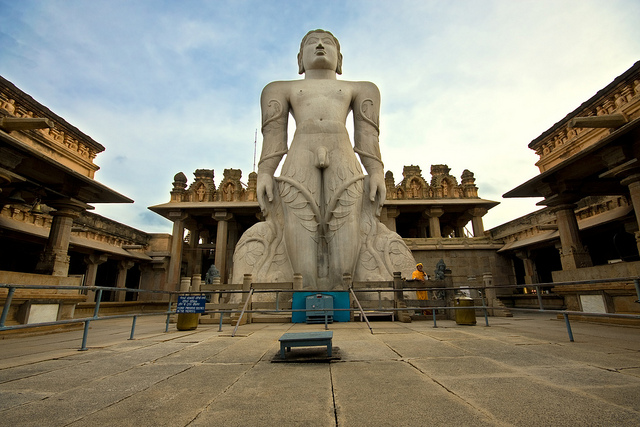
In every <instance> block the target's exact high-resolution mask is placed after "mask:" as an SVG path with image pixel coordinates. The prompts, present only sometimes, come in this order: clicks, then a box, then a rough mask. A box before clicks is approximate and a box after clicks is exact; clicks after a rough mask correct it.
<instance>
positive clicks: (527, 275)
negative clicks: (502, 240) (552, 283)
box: [515, 251, 540, 285]
mask: <svg viewBox="0 0 640 427" xmlns="http://www.w3.org/2000/svg"><path fill="white" fill-rule="evenodd" d="M515 255H516V256H517V257H518V258H520V259H521V260H522V263H523V264H524V283H525V284H526V285H530V284H532V283H538V282H539V281H540V279H539V278H538V272H537V270H536V265H535V262H534V260H533V259H532V258H531V257H530V254H529V252H527V251H516V252H515Z"/></svg>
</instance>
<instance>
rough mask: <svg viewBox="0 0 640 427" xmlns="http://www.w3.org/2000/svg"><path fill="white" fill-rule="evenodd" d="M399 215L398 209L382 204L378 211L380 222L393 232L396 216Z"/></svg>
mask: <svg viewBox="0 0 640 427" xmlns="http://www.w3.org/2000/svg"><path fill="white" fill-rule="evenodd" d="M398 215H400V210H399V209H398V208H396V207H390V206H383V207H382V211H381V212H380V222H381V223H383V224H384V225H386V226H387V228H388V229H389V230H391V231H393V232H396V218H398Z"/></svg>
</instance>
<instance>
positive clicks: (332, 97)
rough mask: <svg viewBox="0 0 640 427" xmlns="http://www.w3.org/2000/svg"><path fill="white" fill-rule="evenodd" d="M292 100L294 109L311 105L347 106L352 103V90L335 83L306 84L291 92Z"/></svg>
mask: <svg viewBox="0 0 640 427" xmlns="http://www.w3.org/2000/svg"><path fill="white" fill-rule="evenodd" d="M290 102H291V105H292V106H293V107H294V109H295V108H296V107H298V108H300V107H304V106H311V105H324V106H327V107H339V106H343V107H345V108H346V107H348V106H349V105H350V104H351V91H350V90H348V88H347V87H344V86H342V85H335V84H320V85H305V86H302V87H297V88H296V89H295V90H294V91H293V93H291V97H290Z"/></svg>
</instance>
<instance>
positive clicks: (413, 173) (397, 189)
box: [385, 165, 478, 200]
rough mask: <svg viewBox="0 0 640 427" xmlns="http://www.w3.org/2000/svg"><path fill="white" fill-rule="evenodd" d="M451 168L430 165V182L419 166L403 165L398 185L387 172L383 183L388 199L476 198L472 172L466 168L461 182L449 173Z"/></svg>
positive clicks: (476, 188)
mask: <svg viewBox="0 0 640 427" xmlns="http://www.w3.org/2000/svg"><path fill="white" fill-rule="evenodd" d="M450 171H451V168H449V167H448V166H447V165H432V166H431V183H428V182H427V181H426V180H425V179H424V177H423V176H422V170H421V169H420V167H419V166H415V165H411V166H405V167H404V169H403V171H402V176H403V179H402V181H401V182H400V184H398V185H394V183H393V174H392V173H391V172H387V174H386V175H385V184H386V186H387V199H388V200H411V199H420V200H424V199H463V198H478V187H476V185H475V178H474V175H473V173H472V172H470V171H469V170H466V169H465V171H464V172H463V173H462V177H461V182H462V183H461V184H458V180H457V179H456V178H455V177H454V176H453V175H451V174H450Z"/></svg>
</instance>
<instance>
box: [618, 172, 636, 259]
mask: <svg viewBox="0 0 640 427" xmlns="http://www.w3.org/2000/svg"><path fill="white" fill-rule="evenodd" d="M620 183H621V184H622V185H626V186H628V187H629V195H630V198H631V204H632V206H633V211H634V212H635V214H636V223H637V224H638V228H639V229H640V174H634V175H631V176H629V177H627V178H625V179H623V180H622V181H620ZM636 245H637V246H638V252H640V232H636Z"/></svg>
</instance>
